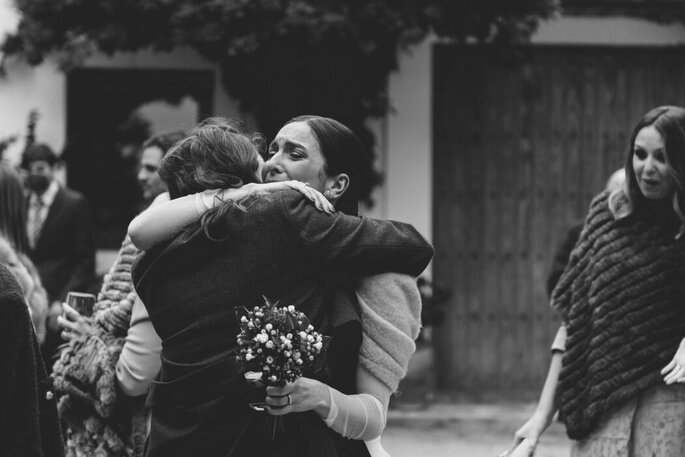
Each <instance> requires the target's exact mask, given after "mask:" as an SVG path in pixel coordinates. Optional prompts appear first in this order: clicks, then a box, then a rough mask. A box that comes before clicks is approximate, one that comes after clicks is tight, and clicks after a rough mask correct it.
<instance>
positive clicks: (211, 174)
mask: <svg viewBox="0 0 685 457" xmlns="http://www.w3.org/2000/svg"><path fill="white" fill-rule="evenodd" d="M258 141H259V138H251V137H249V136H248V135H247V134H245V133H243V132H242V131H241V130H240V128H239V127H238V124H237V123H235V122H232V121H229V120H228V119H224V118H220V117H212V118H208V119H205V120H204V121H202V122H201V123H199V124H198V125H197V126H195V127H193V128H192V129H190V131H188V133H187V134H186V136H185V138H183V139H182V140H180V141H179V142H177V143H176V144H174V146H172V147H171V149H170V150H169V152H167V154H166V155H165V156H164V158H163V159H162V161H161V162H160V164H159V169H158V172H159V176H160V178H161V179H162V181H164V183H165V184H166V185H167V188H168V189H169V196H170V197H171V198H178V197H181V196H183V195H188V194H193V193H196V192H202V191H204V190H207V189H225V188H230V187H240V186H242V185H243V184H246V183H251V182H256V181H257V176H256V173H257V169H258V168H259V162H258V160H257V144H260V145H261V144H263V142H262V143H258Z"/></svg>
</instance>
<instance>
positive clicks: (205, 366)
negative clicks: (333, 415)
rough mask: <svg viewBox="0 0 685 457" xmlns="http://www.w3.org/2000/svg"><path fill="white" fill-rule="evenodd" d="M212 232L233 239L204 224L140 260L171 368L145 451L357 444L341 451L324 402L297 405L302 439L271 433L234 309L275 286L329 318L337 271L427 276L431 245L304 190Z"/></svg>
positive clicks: (410, 231) (314, 314)
mask: <svg viewBox="0 0 685 457" xmlns="http://www.w3.org/2000/svg"><path fill="white" fill-rule="evenodd" d="M211 233H212V235H214V237H219V236H221V237H225V241H222V242H215V241H211V240H209V239H208V238H207V237H206V236H205V234H204V232H203V230H202V229H201V228H199V227H197V226H196V227H194V228H191V229H189V230H188V231H186V232H185V233H184V234H181V235H180V236H179V237H177V238H176V239H174V240H173V241H172V242H171V243H169V244H167V245H164V246H159V247H158V248H156V249H154V250H152V251H150V252H149V253H147V254H146V255H144V256H143V257H141V258H139V262H138V263H137V265H135V266H134V275H133V276H134V284H135V286H136V289H137V291H138V294H139V295H140V297H141V298H142V300H143V302H144V303H145V304H146V307H147V308H148V311H149V313H150V319H151V320H152V323H153V325H154V327H155V329H156V330H157V333H158V334H159V335H160V337H161V338H162V341H163V343H162V346H163V350H162V373H161V379H160V380H159V382H157V383H153V387H152V389H151V393H150V395H149V397H148V404H149V405H150V406H151V407H152V430H151V432H150V437H149V447H148V450H147V451H148V452H147V454H146V455H148V456H173V455H179V456H181V455H191V454H192V455H203V456H222V457H225V456H226V455H232V456H243V455H284V456H294V455H298V456H300V455H301V456H307V455H311V456H326V455H330V456H335V455H350V454H345V453H342V451H341V452H337V451H335V450H331V447H333V448H336V449H338V450H340V448H339V447H337V446H335V445H331V440H335V439H336V438H334V435H335V434H334V433H333V432H332V431H330V429H328V428H327V427H326V426H325V424H324V422H323V421H322V420H321V419H320V418H319V417H318V416H316V415H315V413H313V412H308V413H302V414H291V415H289V416H298V417H300V416H302V417H308V418H309V419H307V421H305V423H307V424H308V425H307V426H306V427H300V428H299V432H298V431H297V429H298V428H297V426H294V428H293V429H292V430H294V431H291V433H290V434H288V435H287V436H289V437H292V436H297V437H298V439H299V440H300V441H301V443H300V444H299V446H300V447H299V449H297V450H296V451H293V450H292V449H291V450H289V449H288V448H287V446H285V445H284V447H281V448H280V449H278V450H279V451H280V453H275V449H274V448H275V446H273V445H272V444H269V443H268V440H265V439H264V430H263V418H264V417H265V414H264V413H256V412H254V411H252V410H251V409H250V408H249V407H248V403H249V402H255V401H263V399H264V392H263V391H259V389H254V388H251V387H249V386H247V385H246V383H245V382H244V380H243V379H242V376H240V375H239V374H238V371H237V367H236V366H235V352H234V351H235V347H236V335H237V333H238V325H237V323H236V320H235V315H234V311H233V310H234V308H235V307H236V306H248V307H250V306H254V305H259V304H263V299H262V296H263V295H265V296H267V297H269V298H271V299H276V300H280V303H281V304H283V305H285V304H293V305H295V306H296V307H297V308H298V309H299V310H301V311H303V312H305V313H307V314H308V315H309V316H310V318H311V319H312V321H313V323H314V324H315V325H317V326H319V328H320V326H321V325H322V323H323V322H325V317H324V315H325V314H326V305H328V304H329V303H328V301H327V300H328V291H327V290H326V288H325V287H324V286H323V284H325V283H326V282H325V278H326V276H327V275H333V274H338V273H344V272H351V273H354V274H356V275H359V276H363V275H370V274H374V273H378V272H382V271H397V272H402V273H408V274H412V275H418V274H420V273H421V271H423V269H424V268H425V267H426V265H427V264H428V262H429V261H430V259H431V257H432V254H433V249H432V247H431V246H430V244H429V243H428V242H427V241H426V240H425V239H424V238H423V237H422V236H421V235H420V234H419V233H418V232H417V231H416V230H415V229H414V228H413V227H412V226H410V225H409V224H402V223H398V222H391V221H377V220H372V219H365V218H359V217H353V216H346V215H343V214H341V213H336V214H334V215H332V216H328V215H325V214H323V213H320V212H318V211H317V210H316V209H315V208H314V206H313V205H311V204H309V202H307V201H305V200H304V199H303V197H302V196H301V195H300V194H299V193H297V192H293V191H285V192H280V193H276V194H273V195H270V196H266V197H261V198H258V199H256V200H255V201H253V202H251V203H250V204H249V205H248V206H247V209H246V211H241V210H240V209H238V208H236V207H233V208H231V209H230V210H229V211H228V213H227V214H226V216H225V218H223V219H222V220H221V224H220V225H218V226H216V227H213V231H212V232H211ZM359 341H360V336H359ZM357 348H358V344H357ZM352 350H353V351H356V350H357V349H355V348H352ZM354 356H355V357H356V354H354ZM289 419H291V422H294V423H298V418H296V417H293V418H289ZM338 437H339V435H338ZM315 440H319V442H317V443H315V444H312V443H313V442H314V441H315ZM326 440H328V442H325V441H326ZM348 441H349V440H348ZM358 443H361V442H358ZM276 447H277V446H276ZM324 448H325V450H322V449H324ZM362 455H363V454H362Z"/></svg>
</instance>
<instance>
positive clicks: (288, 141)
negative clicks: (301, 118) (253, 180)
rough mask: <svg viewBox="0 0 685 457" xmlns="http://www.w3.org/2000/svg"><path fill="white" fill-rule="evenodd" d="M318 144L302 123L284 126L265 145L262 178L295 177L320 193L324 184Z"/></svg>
mask: <svg viewBox="0 0 685 457" xmlns="http://www.w3.org/2000/svg"><path fill="white" fill-rule="evenodd" d="M325 165H326V160H325V159H324V156H323V153H322V152H321V147H320V146H319V143H318V141H317V140H316V138H315V137H314V134H313V133H312V130H311V129H310V128H309V126H308V125H307V123H306V122H292V123H290V124H287V125H285V126H284V127H283V128H282V129H281V130H280V131H279V132H278V134H277V135H276V139H274V140H273V141H272V142H271V145H270V146H269V159H268V161H267V162H266V168H265V173H264V177H265V181H266V182H275V181H287V180H290V179H295V180H298V181H302V182H305V183H308V184H309V185H310V186H311V187H313V188H314V189H316V190H318V191H320V192H323V190H324V185H325V183H326V174H325V172H324V168H325Z"/></svg>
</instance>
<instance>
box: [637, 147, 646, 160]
mask: <svg viewBox="0 0 685 457" xmlns="http://www.w3.org/2000/svg"><path fill="white" fill-rule="evenodd" d="M635 157H637V158H638V159H640V160H644V159H646V158H647V152H646V151H645V150H644V149H636V150H635Z"/></svg>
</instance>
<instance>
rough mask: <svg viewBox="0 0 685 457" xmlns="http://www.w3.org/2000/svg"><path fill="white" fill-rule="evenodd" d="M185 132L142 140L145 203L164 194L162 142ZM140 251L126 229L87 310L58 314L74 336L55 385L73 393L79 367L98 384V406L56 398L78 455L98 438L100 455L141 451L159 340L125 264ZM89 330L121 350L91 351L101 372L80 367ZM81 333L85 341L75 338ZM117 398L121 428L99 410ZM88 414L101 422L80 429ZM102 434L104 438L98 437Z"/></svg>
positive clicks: (140, 175)
mask: <svg viewBox="0 0 685 457" xmlns="http://www.w3.org/2000/svg"><path fill="white" fill-rule="evenodd" d="M183 136H184V133H183V132H181V131H174V132H167V133H162V134H158V135H155V136H153V137H151V138H150V139H148V140H147V141H146V142H145V143H143V153H142V155H141V163H140V172H139V173H138V183H139V184H140V186H141V188H142V190H143V196H144V198H145V202H146V204H147V205H150V204H154V200H155V199H156V198H158V197H159V198H160V201H165V200H168V196H167V195H166V194H165V192H166V186H165V185H164V183H163V182H162V181H161V180H160V178H159V175H158V173H157V167H158V166H159V163H160V161H161V160H162V158H163V157H164V155H165V154H166V152H167V151H168V149H169V148H170V147H171V146H172V145H173V144H174V143H176V142H177V141H179V140H180V139H182V138H183ZM139 252H140V251H138V250H137V249H136V248H135V246H133V244H132V243H131V239H130V238H129V237H128V236H126V237H125V238H124V241H123V242H122V245H121V248H120V249H119V252H118V254H117V257H116V259H115V261H114V263H113V264H112V267H111V268H110V270H109V271H108V273H107V274H106V275H105V277H104V281H103V285H102V289H101V290H100V293H99V294H98V297H97V301H96V303H95V306H94V313H93V316H92V317H86V316H82V315H80V314H79V313H78V312H77V311H76V310H75V309H73V308H71V307H70V306H68V305H67V304H64V306H63V308H64V315H63V316H60V317H59V318H58V322H59V324H60V326H61V328H62V329H63V334H64V337H65V339H67V340H69V341H72V340H74V341H75V342H74V344H70V346H68V350H66V351H64V352H63V353H62V356H61V357H60V360H59V361H58V362H57V364H55V378H56V384H57V386H58V387H60V388H61V390H62V391H63V392H67V393H71V394H73V395H76V392H75V390H74V389H75V388H76V385H75V384H76V383H74V382H73V379H74V376H75V374H80V373H92V374H93V375H94V376H92V377H90V379H89V380H88V381H87V384H88V385H92V386H97V387H94V389H93V390H95V391H96V392H97V397H98V398H97V399H94V401H93V404H94V405H95V404H97V405H98V407H97V408H95V407H94V406H93V407H92V408H87V409H86V410H85V411H84V410H83V408H80V407H79V406H80V405H77V404H75V401H74V399H73V398H70V395H64V400H61V401H60V414H61V415H62V416H63V417H64V418H65V420H66V422H67V424H68V429H67V437H68V438H70V439H69V440H68V441H67V451H68V452H72V453H74V454H76V455H79V452H80V453H81V454H83V453H86V454H87V453H88V452H91V451H92V449H94V448H96V447H97V446H98V444H100V443H104V444H103V445H102V446H101V448H100V449H101V452H103V453H105V455H111V456H115V455H120V453H121V452H128V451H131V452H132V454H133V455H136V456H138V455H141V454H142V448H143V443H144V440H145V436H146V434H147V429H146V427H145V420H144V419H145V414H146V412H145V409H144V407H143V397H141V396H143V395H145V394H146V393H147V391H148V388H149V386H150V383H151V382H152V380H153V379H154V378H155V376H157V373H158V372H159V368H160V366H161V360H160V357H159V354H160V352H161V341H160V339H159V337H158V336H157V333H156V332H155V330H154V328H153V327H152V324H151V322H150V318H149V316H148V313H147V310H146V309H145V306H144V304H143V303H142V301H141V300H140V298H138V296H137V295H136V293H135V290H134V289H133V283H132V281H131V265H132V263H133V260H134V259H135V258H136V256H137V255H138V254H139ZM91 335H96V336H97V337H98V338H100V339H106V341H109V342H110V343H111V344H110V345H109V347H108V348H107V349H108V351H111V349H112V348H117V351H120V352H119V355H118V357H115V358H112V357H111V354H110V353H109V352H108V351H99V352H97V353H96V356H95V357H94V361H95V362H94V366H96V367H99V371H98V370H94V369H93V368H92V367H88V366H83V360H84V358H83V357H81V355H83V354H86V353H89V352H90V351H92V350H93V348H94V347H95V346H94V344H95V343H92V341H93V340H92V339H91V338H90V336H91ZM124 335H125V338H124ZM84 339H85V340H86V341H89V343H87V344H78V343H77V341H83V340H84ZM103 349H104V348H103ZM120 393H121V394H123V395H124V396H128V397H138V398H137V399H136V400H135V401H134V400H128V399H126V398H122V396H121V395H119V394H120ZM73 395H72V396H73ZM97 402H99V403H97ZM117 404H121V405H122V406H121V407H120V408H119V409H120V411H122V412H121V414H119V417H117V420H119V421H128V423H127V424H126V426H124V427H117V426H116V425H114V424H115V423H116V421H113V420H110V417H102V413H103V412H106V411H108V410H109V409H111V408H114V407H115V405H117ZM124 415H127V416H128V417H123V416H124ZM86 420H91V421H97V422H98V423H99V424H100V425H101V427H100V428H99V429H98V433H96V434H93V433H92V432H91V433H90V434H89V433H86V432H85V427H84V424H85V421H86ZM122 430H123V431H125V433H124V432H122ZM89 435H90V436H89ZM93 435H96V436H93ZM105 435H107V436H108V437H109V440H106V439H105V438H104V436H105Z"/></svg>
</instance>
